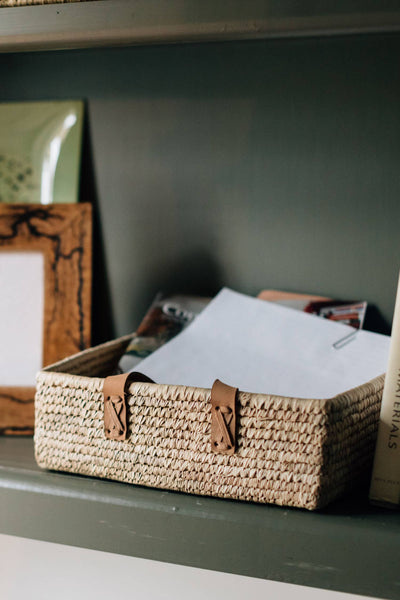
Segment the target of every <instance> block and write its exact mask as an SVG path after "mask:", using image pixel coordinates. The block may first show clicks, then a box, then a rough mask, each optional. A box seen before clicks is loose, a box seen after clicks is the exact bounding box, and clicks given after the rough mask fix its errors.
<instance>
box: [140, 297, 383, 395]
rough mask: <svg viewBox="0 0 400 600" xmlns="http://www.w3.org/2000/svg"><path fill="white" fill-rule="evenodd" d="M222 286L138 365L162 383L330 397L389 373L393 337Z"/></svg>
mask: <svg viewBox="0 0 400 600" xmlns="http://www.w3.org/2000/svg"><path fill="white" fill-rule="evenodd" d="M351 332H354V330H353V329H352V328H351V327H348V326H346V325H341V324H338V323H335V322H333V321H329V320H324V319H321V318H319V317H316V316H313V315H309V314H306V313H302V312H299V311H296V310H293V309H290V308H286V307H283V306H279V305H277V304H274V303H271V302H266V301H264V300H259V299H257V298H252V297H249V296H245V295H243V294H239V293H237V292H233V291H232V290H229V289H226V288H225V289H223V290H222V291H221V292H220V293H219V294H218V295H217V296H216V297H215V298H214V300H212V301H211V302H210V304H209V305H208V306H207V307H206V308H205V309H204V311H203V312H202V313H201V314H200V315H199V316H198V317H197V319H196V320H195V321H194V322H193V323H192V324H191V325H189V326H188V327H187V329H185V331H183V332H182V333H181V334H179V335H178V336H177V337H175V338H174V339H172V340H171V341H170V342H168V343H167V344H165V345H164V346H162V348H160V349H159V350H157V351H156V352H154V354H152V355H151V356H149V357H148V358H146V359H145V360H143V361H142V362H141V363H139V365H137V366H136V367H135V370H137V371H140V372H142V373H144V374H146V375H147V376H149V377H150V378H151V379H153V380H154V381H156V382H157V383H168V384H179V385H188V386H195V387H205V388H210V387H211V386H212V384H213V382H214V380H215V379H217V378H218V379H220V380H222V381H223V382H224V383H227V384H229V385H232V386H234V387H238V388H239V389H240V390H242V391H248V392H258V393H265V394H278V395H282V396H294V397H297V398H329V397H332V396H335V395H336V394H339V393H341V392H344V391H346V390H349V389H351V388H353V387H356V386H358V385H361V384H363V383H365V382H366V381H368V380H370V379H372V378H373V377H376V376H378V375H380V374H382V373H384V372H385V370H386V365H387V359H388V353H389V342H390V337H388V336H384V335H380V334H377V333H371V332H368V331H357V332H356V333H355V335H354V336H352V337H351V338H350V341H349V342H348V343H346V344H345V345H344V346H342V347H340V348H339V349H337V348H335V347H334V344H335V343H336V342H337V341H338V340H340V339H342V338H344V337H345V336H346V335H347V334H348V333H351Z"/></svg>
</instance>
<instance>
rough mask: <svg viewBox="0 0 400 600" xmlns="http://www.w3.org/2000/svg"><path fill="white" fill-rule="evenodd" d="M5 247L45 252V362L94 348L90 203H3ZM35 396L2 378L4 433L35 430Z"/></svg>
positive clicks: (0, 227)
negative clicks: (92, 341) (5, 384)
mask: <svg viewBox="0 0 400 600" xmlns="http://www.w3.org/2000/svg"><path fill="white" fill-rule="evenodd" d="M3 251H12V252H18V251H28V252H40V253H42V254H43V257H44V261H43V262H44V311H43V312H44V314H43V352H42V356H43V366H45V365H48V364H51V363H53V362H56V361H57V360H60V359H61V358H64V357H66V356H69V355H71V354H74V353H76V352H79V351H81V350H83V349H85V348H87V347H89V345H90V327H91V286H92V207H91V205H90V204H85V203H83V204H53V205H48V206H43V205H32V204H24V205H21V204H16V205H13V204H0V259H1V253H2V252H3ZM0 343H1V339H0ZM22 352H23V350H22V349H21V353H22ZM21 358H22V359H23V355H22V354H21ZM34 394H35V388H34V387H19V386H11V387H10V386H2V382H1V381H0V434H32V433H33V426H34Z"/></svg>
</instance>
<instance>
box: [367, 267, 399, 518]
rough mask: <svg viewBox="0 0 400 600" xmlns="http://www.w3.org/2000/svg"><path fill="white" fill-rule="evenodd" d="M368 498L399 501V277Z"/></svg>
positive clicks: (379, 501)
mask: <svg viewBox="0 0 400 600" xmlns="http://www.w3.org/2000/svg"><path fill="white" fill-rule="evenodd" d="M369 497H370V500H371V502H373V503H375V504H383V505H385V506H393V507H394V506H396V505H399V504H400V278H399V284H398V287H397V296H396V305H395V310H394V316H393V325H392V337H391V342H390V350H389V361H388V368H387V373H386V378H385V385H384V388H383V396H382V405H381V413H380V418H379V427H378V438H377V442H376V449H375V457H374V466H373V469H372V480H371V488H370V493H369Z"/></svg>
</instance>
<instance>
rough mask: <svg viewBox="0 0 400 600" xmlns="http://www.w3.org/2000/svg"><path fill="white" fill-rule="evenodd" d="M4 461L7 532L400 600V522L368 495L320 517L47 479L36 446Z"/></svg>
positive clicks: (1, 502)
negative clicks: (371, 503)
mask: <svg viewBox="0 0 400 600" xmlns="http://www.w3.org/2000/svg"><path fill="white" fill-rule="evenodd" d="M0 457H1V458H0V533H4V534H9V535H16V536H21V537H26V538H31V539H38V540H43V541H51V542H58V543H61V544H67V545H71V546H77V547H85V548H92V549H96V550H103V551H107V552H114V553H118V554H124V555H129V556H137V557H139V558H149V559H153V560H159V561H164V562H170V563H175V564H181V565H188V566H193V567H201V568H205V569H213V570H215V571H222V572H226V573H236V574H239V575H248V576H252V577H259V578H263V579H270V580H276V581H283V582H288V583H297V584H299V585H308V586H312V587H318V588H325V589H331V590H338V591H343V592H351V593H356V594H357V593H358V594H364V595H371V596H375V597H379V598H389V599H391V598H393V599H395V598H398V594H399V585H400V584H399V576H398V557H399V555H400V513H399V512H396V511H386V510H384V509H379V508H375V507H371V506H369V505H368V503H367V500H366V492H365V490H364V491H363V492H362V493H359V494H358V495H357V496H353V497H352V498H347V499H344V500H342V501H340V502H336V503H334V504H332V505H331V506H330V507H328V508H327V509H325V510H323V511H319V512H313V513H312V512H308V511H305V510H299V509H286V508H281V507H277V506H271V505H270V506H268V505H257V504H252V503H247V502H236V501H229V500H221V499H217V498H207V497H201V496H193V495H189V494H180V493H176V492H168V491H163V490H156V489H150V488H143V487H140V486H133V485H127V484H123V483H118V482H113V481H106V480H100V479H94V478H90V477H80V476H75V475H68V474H63V473H56V472H49V471H43V470H41V469H39V468H38V467H37V466H36V463H35V461H34V456H33V442H32V440H31V439H29V438H25V439H24V438H4V437H3V438H0Z"/></svg>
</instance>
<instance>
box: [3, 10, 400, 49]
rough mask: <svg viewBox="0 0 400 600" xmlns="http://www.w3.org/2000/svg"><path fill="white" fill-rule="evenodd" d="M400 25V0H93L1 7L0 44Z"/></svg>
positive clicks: (254, 35) (170, 39) (205, 37)
mask: <svg viewBox="0 0 400 600" xmlns="http://www.w3.org/2000/svg"><path fill="white" fill-rule="evenodd" d="M399 30H400V3H399V2H398V0H386V2H385V3H382V2H379V0H374V1H371V0H369V1H366V0H364V1H362V0H349V1H347V2H345V1H344V0H338V1H336V2H333V1H329V2H328V1H325V2H319V3H314V2H312V3H301V2H293V1H290V0H281V1H278V0H275V1H271V2H265V0H249V1H248V2H243V0H202V1H201V2H199V1H198V0H168V1H166V0H164V1H160V0H95V1H91V2H72V3H66V4H47V5H34V6H20V7H13V8H0V51H2V52H13V51H27V50H29V51H30V50H50V49H66V48H83V47H96V46H105V45H129V44H155V43H156V44H160V43H177V42H206V41H224V40H237V39H247V40H250V39H259V38H270V37H293V36H310V35H336V34H353V33H371V32H390V31H399Z"/></svg>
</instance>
